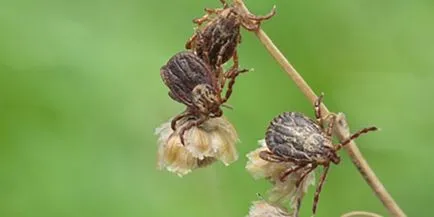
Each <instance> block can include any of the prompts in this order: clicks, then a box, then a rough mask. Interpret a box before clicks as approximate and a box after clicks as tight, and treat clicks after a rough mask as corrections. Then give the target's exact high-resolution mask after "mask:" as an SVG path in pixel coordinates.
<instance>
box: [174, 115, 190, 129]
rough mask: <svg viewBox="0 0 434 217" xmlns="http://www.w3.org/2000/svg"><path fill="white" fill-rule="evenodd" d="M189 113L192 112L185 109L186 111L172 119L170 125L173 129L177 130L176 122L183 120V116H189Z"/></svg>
mask: <svg viewBox="0 0 434 217" xmlns="http://www.w3.org/2000/svg"><path fill="white" fill-rule="evenodd" d="M189 115H190V112H188V111H184V112H182V113H181V114H178V115H177V116H175V117H174V118H173V119H172V122H171V123H170V127H171V128H172V130H173V131H175V130H176V122H178V121H179V120H181V119H182V118H184V117H187V116H189Z"/></svg>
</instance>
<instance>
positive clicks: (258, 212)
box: [247, 200, 291, 217]
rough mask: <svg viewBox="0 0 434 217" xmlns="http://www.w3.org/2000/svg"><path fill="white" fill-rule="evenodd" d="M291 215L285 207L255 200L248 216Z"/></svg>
mask: <svg viewBox="0 0 434 217" xmlns="http://www.w3.org/2000/svg"><path fill="white" fill-rule="evenodd" d="M290 216H291V215H290V214H289V213H288V212H287V211H286V210H285V209H283V208H280V207H277V206H273V205H271V204H269V203H267V202H266V201H263V200H260V201H254V202H253V205H252V206H251V207H250V210H249V215H248V216H247V217H290Z"/></svg>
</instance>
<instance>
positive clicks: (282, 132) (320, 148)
mask: <svg viewBox="0 0 434 217" xmlns="http://www.w3.org/2000/svg"><path fill="white" fill-rule="evenodd" d="M322 98H323V95H321V96H320V97H319V98H318V100H317V101H316V102H315V105H314V106H315V116H316V121H315V120H312V119H310V118H309V117H307V116H305V115H304V114H301V113H297V112H284V113H282V114H280V115H278V116H277V117H275V118H274V119H273V120H272V121H271V123H270V125H269V127H268V129H267V132H266V135H265V140H266V144H267V147H268V150H267V151H262V152H261V153H260V157H261V158H262V159H264V160H267V161H270V162H292V163H294V164H295V165H296V166H295V167H293V168H289V169H288V170H287V171H285V172H284V173H282V175H281V179H282V180H285V178H286V177H287V176H288V175H289V174H292V173H294V172H297V171H300V170H301V171H303V175H302V176H301V177H300V179H299V180H298V181H297V182H296V185H297V186H299V185H300V183H301V181H302V180H303V179H304V178H305V177H306V176H307V174H309V173H310V172H312V171H313V170H314V169H315V168H316V167H318V166H319V165H322V166H323V167H324V170H323V173H322V175H321V178H320V181H319V184H318V186H317V189H316V192H315V197H314V204H313V213H314V214H315V212H316V207H317V203H318V200H319V194H320V192H321V189H322V185H323V184H324V181H325V179H326V175H327V172H328V169H329V167H330V164H331V163H334V164H339V162H340V157H339V156H338V155H337V151H339V150H340V149H341V148H342V147H343V146H345V145H347V144H348V143H350V141H351V140H353V139H356V138H357V137H359V136H360V135H361V134H363V133H367V132H370V131H375V130H377V128H376V127H369V128H364V129H362V130H359V131H358V132H356V133H355V134H353V135H351V136H350V137H349V138H348V139H346V140H344V141H341V143H340V144H337V145H333V144H332V132H333V128H334V127H333V126H334V124H335V119H336V116H335V115H334V114H330V115H328V116H327V117H326V118H323V117H322V115H321V109H320V105H321V101H322ZM327 121H328V125H327V126H324V125H325V124H324V123H325V122H327Z"/></svg>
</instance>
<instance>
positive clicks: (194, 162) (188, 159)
mask: <svg viewBox="0 0 434 217" xmlns="http://www.w3.org/2000/svg"><path fill="white" fill-rule="evenodd" d="M189 121H191V120H189V118H188V117H184V118H182V119H181V120H180V121H178V123H177V124H178V126H179V127H178V128H179V129H182V126H183V125H185V124H188V123H189ZM155 133H156V134H157V135H158V136H159V139H158V168H159V169H164V168H166V169H167V170H168V171H170V172H173V173H176V174H178V175H179V176H183V175H186V174H188V173H190V172H191V171H192V170H194V169H197V168H201V167H206V166H208V165H210V164H212V163H214V162H215V161H217V160H219V161H221V162H223V163H224V164H225V165H229V164H231V163H232V162H234V161H236V160H237V159H238V154H237V150H236V148H235V143H236V142H238V141H239V140H238V135H237V133H236V131H235V128H234V127H233V126H232V124H231V123H230V122H229V121H228V120H227V119H226V118H224V117H219V118H213V119H209V120H207V121H205V122H204V123H203V124H202V125H200V126H198V127H192V128H190V129H189V130H187V131H186V134H185V135H186V136H185V146H184V145H182V144H181V141H180V137H179V136H178V134H179V131H173V130H172V128H171V127H170V121H169V122H167V123H164V124H163V125H161V127H159V128H157V129H156V131H155Z"/></svg>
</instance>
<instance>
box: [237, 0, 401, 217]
mask: <svg viewBox="0 0 434 217" xmlns="http://www.w3.org/2000/svg"><path fill="white" fill-rule="evenodd" d="M233 2H234V4H235V5H236V6H237V7H240V8H243V9H244V12H245V13H250V12H249V10H248V9H247V7H246V6H245V4H244V2H243V1H242V0H234V1H233ZM255 34H256V36H257V37H258V38H259V40H260V41H261V43H262V44H263V45H264V46H265V48H266V49H267V50H268V52H269V53H270V54H271V56H273V58H274V59H276V61H277V62H278V63H279V65H280V66H281V67H282V68H283V69H284V70H285V71H286V73H287V74H288V75H289V76H290V77H291V79H292V80H293V81H294V82H295V84H296V85H297V87H298V88H299V89H300V90H301V92H303V94H304V95H305V96H306V97H307V98H308V99H309V101H310V102H311V103H314V101H315V100H316V99H317V96H316V94H315V93H314V92H313V90H312V88H310V86H309V85H308V84H307V83H306V81H304V79H303V77H301V75H300V74H299V73H298V72H297V71H296V70H295V68H294V67H293V66H292V65H291V64H290V63H289V62H288V60H287V59H286V58H285V56H284V55H283V54H282V52H280V51H279V49H278V48H277V47H276V46H275V45H274V43H273V42H272V41H271V39H270V38H269V37H268V36H267V34H265V32H264V31H263V30H262V29H260V28H259V29H258V30H257V31H255ZM322 110H323V111H324V114H323V115H327V114H328V113H329V110H328V109H327V107H326V106H325V105H324V104H322ZM336 136H337V137H338V138H339V139H340V140H344V139H346V135H345V132H342V131H340V130H338V131H337V132H336ZM345 150H346V151H347V153H348V155H349V156H350V158H351V160H352V162H353V163H354V165H355V166H356V167H357V169H358V170H359V172H360V174H361V175H362V176H363V178H364V179H365V181H366V182H367V183H368V185H369V186H370V187H371V188H372V190H373V191H374V192H375V195H376V196H377V197H378V198H379V199H380V200H381V202H382V203H383V205H384V206H385V207H386V208H387V210H388V211H389V213H390V215H391V216H394V217H405V216H406V215H405V213H404V212H403V211H402V210H401V208H400V207H399V206H398V204H397V203H396V202H395V201H394V199H393V198H392V196H391V195H390V194H389V193H388V192H387V190H386V189H385V188H384V186H383V184H382V183H381V182H380V180H379V179H378V177H377V176H376V175H375V173H374V171H373V170H372V169H371V168H370V167H369V165H368V162H367V161H366V160H365V158H364V157H363V155H362V153H361V152H360V150H359V149H358V148H357V146H356V144H355V143H354V142H350V143H349V144H348V145H347V146H346V147H345Z"/></svg>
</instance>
